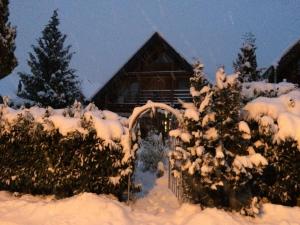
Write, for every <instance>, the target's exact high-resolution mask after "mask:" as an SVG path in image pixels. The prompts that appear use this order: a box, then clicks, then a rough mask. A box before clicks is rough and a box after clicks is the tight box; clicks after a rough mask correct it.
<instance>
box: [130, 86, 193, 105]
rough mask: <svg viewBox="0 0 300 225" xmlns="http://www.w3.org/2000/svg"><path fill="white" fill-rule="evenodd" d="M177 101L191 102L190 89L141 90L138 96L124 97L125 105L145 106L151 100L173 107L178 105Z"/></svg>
mask: <svg viewBox="0 0 300 225" xmlns="http://www.w3.org/2000/svg"><path fill="white" fill-rule="evenodd" d="M177 99H181V100H184V101H191V100H192V97H191V95H190V92H189V90H188V89H176V90H141V91H139V92H137V93H136V94H128V95H126V96H124V103H125V104H126V103H129V104H138V105H140V104H145V103H146V102H147V101H148V100H151V101H155V102H163V103H167V104H171V105H173V104H177V103H178V102H177Z"/></svg>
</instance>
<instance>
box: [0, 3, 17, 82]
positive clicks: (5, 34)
mask: <svg viewBox="0 0 300 225" xmlns="http://www.w3.org/2000/svg"><path fill="white" fill-rule="evenodd" d="M8 5H9V0H0V78H2V77H4V76H6V75H8V74H10V73H11V72H12V70H13V69H14V68H15V67H16V66H17V64H18V63H17V59H16V56H15V54H14V51H15V48H16V46H15V38H16V28H15V27H13V26H11V24H10V22H9V21H8V17H9V9H8Z"/></svg>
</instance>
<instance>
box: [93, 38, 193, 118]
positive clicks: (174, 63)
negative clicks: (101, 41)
mask: <svg viewBox="0 0 300 225" xmlns="http://www.w3.org/2000/svg"><path fill="white" fill-rule="evenodd" d="M192 74H193V68H192V66H191V65H190V64H189V63H188V62H187V61H186V60H185V59H184V58H183V57H182V56H181V55H180V54H179V53H178V52H177V51H176V50H175V49H174V48H173V47H172V46H171V45H170V44H169V43H168V42H167V41H166V40H165V39H164V38H163V37H162V36H161V35H160V34H159V33H157V32H156V33H154V34H153V35H152V36H151V37H150V39H149V40H148V41H146V43H145V44H144V45H143V46H142V47H141V48H140V49H139V50H138V51H137V52H136V53H135V54H134V55H133V56H132V57H131V58H130V59H129V60H128V61H127V62H126V63H125V64H124V66H122V67H121V69H120V70H119V71H118V72H117V73H116V74H115V75H113V76H112V77H111V79H110V80H109V81H108V82H107V83H106V84H105V85H104V86H103V87H101V88H100V89H99V90H98V91H97V93H96V94H95V95H94V96H93V97H92V98H91V100H92V101H94V102H95V104H96V105H97V106H98V107H99V108H102V109H103V108H105V109H109V110H111V111H114V112H119V113H122V114H126V113H131V112H132V109H133V108H134V107H136V106H139V105H142V104H145V103H146V102H147V101H148V100H152V101H158V102H164V103H167V104H169V105H172V106H175V107H176V105H177V104H178V102H177V98H180V99H183V100H186V101H189V100H191V96H190V95H189V78H190V76H191V75H192Z"/></svg>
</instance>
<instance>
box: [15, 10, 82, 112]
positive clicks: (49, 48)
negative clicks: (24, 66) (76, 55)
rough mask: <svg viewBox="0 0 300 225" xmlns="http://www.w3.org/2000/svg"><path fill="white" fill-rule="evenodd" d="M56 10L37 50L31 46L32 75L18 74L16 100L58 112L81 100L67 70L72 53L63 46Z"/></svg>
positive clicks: (75, 80) (77, 88)
mask: <svg viewBox="0 0 300 225" xmlns="http://www.w3.org/2000/svg"><path fill="white" fill-rule="evenodd" d="M58 26H59V19H58V14H57V10H55V11H54V12H53V15H52V17H51V19H50V21H49V23H48V24H47V25H46V27H45V29H44V30H43V31H42V37H41V38H39V39H38V46H32V48H33V52H34V53H29V60H28V65H29V67H30V69H31V73H19V76H20V84H19V88H18V89H19V90H18V96H20V97H22V98H25V99H29V100H31V101H33V102H35V103H39V104H41V105H43V106H51V107H53V108H61V107H66V106H69V105H71V104H72V103H73V102H74V101H75V100H82V94H81V91H80V83H79V81H78V80H77V76H76V75H75V70H74V69H72V68H69V64H70V60H71V58H72V56H73V53H72V52H70V48H71V45H68V46H66V47H65V46H64V42H65V40H66V37H67V36H66V35H65V34H62V33H61V32H60V31H59V29H58Z"/></svg>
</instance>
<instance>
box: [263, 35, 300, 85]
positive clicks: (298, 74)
mask: <svg viewBox="0 0 300 225" xmlns="http://www.w3.org/2000/svg"><path fill="white" fill-rule="evenodd" d="M264 76H265V77H268V79H269V81H270V82H274V83H278V82H281V81H283V80H284V79H286V80H287V81H288V82H292V83H295V84H298V85H300V40H298V41H297V42H296V43H294V44H293V45H291V46H290V47H289V48H287V50H286V51H285V52H284V53H283V54H282V56H281V57H280V58H279V59H278V60H276V62H275V63H274V64H273V65H272V66H270V67H269V68H268V69H267V71H266V72H265V73H264Z"/></svg>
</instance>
